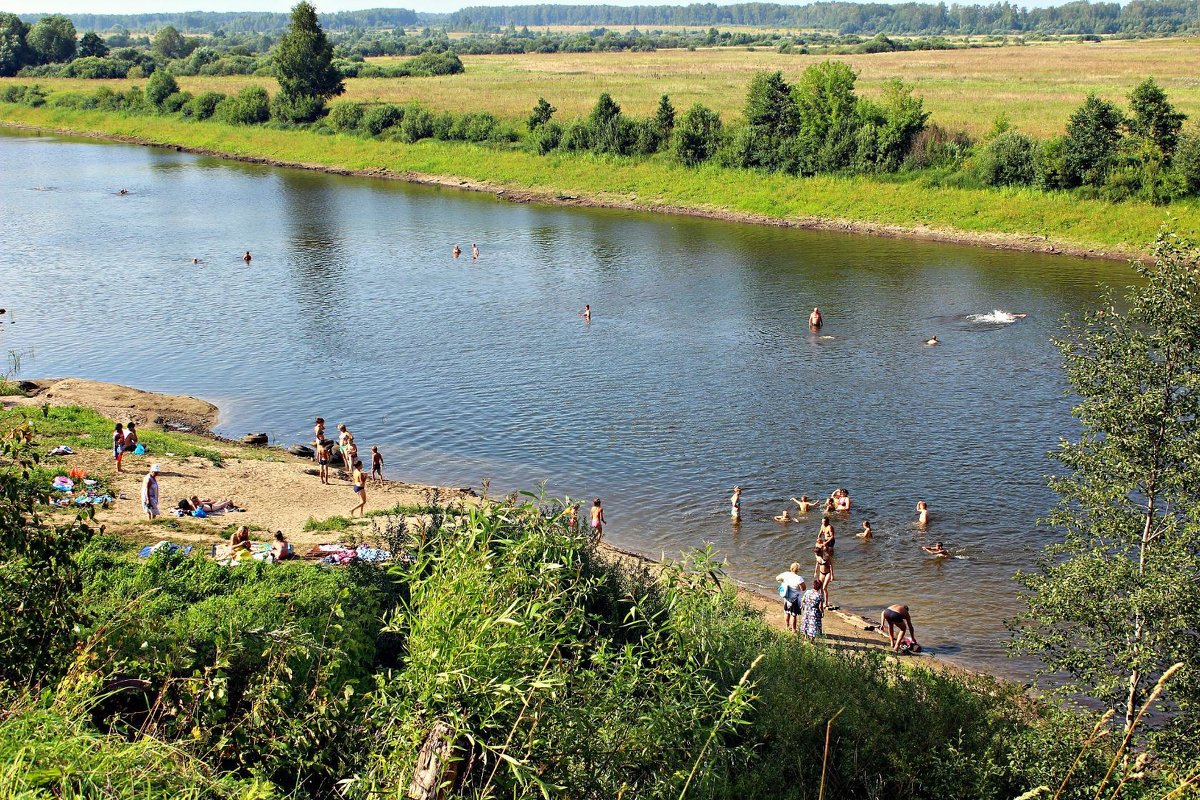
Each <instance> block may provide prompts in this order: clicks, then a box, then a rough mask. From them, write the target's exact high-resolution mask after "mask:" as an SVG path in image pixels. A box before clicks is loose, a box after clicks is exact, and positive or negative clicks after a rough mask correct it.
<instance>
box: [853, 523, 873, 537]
mask: <svg viewBox="0 0 1200 800" xmlns="http://www.w3.org/2000/svg"><path fill="white" fill-rule="evenodd" d="M854 535H855V536H857V537H858V538H860V539H870V538H871V521H870V520H868V519H864V520H863V526H862V530H861V531H859V532H858V533H856V534H854Z"/></svg>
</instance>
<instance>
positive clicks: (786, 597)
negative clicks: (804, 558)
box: [775, 561, 805, 633]
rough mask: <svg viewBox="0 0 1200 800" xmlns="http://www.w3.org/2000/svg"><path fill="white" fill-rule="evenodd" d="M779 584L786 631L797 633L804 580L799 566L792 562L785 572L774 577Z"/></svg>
mask: <svg viewBox="0 0 1200 800" xmlns="http://www.w3.org/2000/svg"><path fill="white" fill-rule="evenodd" d="M775 580H776V581H778V582H779V596H780V597H782V598H783V619H784V623H785V624H786V625H787V628H788V630H790V631H791V632H792V633H799V630H798V629H797V621H798V619H799V616H800V597H801V595H803V593H804V588H805V584H804V578H803V577H801V575H800V564H799V563H798V562H795V561H793V562H792V565H791V566H790V567H788V571H787V572H781V573H779V574H778V575H776V576H775Z"/></svg>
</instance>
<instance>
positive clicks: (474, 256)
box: [471, 242, 479, 261]
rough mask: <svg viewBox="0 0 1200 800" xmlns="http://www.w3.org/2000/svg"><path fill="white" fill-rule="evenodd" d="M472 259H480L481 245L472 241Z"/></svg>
mask: <svg viewBox="0 0 1200 800" xmlns="http://www.w3.org/2000/svg"><path fill="white" fill-rule="evenodd" d="M471 260H472V261H478V260H479V245H477V244H475V243H474V242H471Z"/></svg>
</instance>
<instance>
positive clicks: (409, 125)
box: [400, 106, 434, 144]
mask: <svg viewBox="0 0 1200 800" xmlns="http://www.w3.org/2000/svg"><path fill="white" fill-rule="evenodd" d="M433 123H434V119H433V114H431V113H430V112H429V110H428V109H425V108H422V107H421V106H410V107H408V108H407V109H405V111H404V119H402V120H401V121H400V136H401V138H402V139H403V140H404V141H406V142H409V143H410V144H411V143H412V142H417V141H420V140H421V139H428V138H429V137H431V136H433Z"/></svg>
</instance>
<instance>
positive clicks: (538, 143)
mask: <svg viewBox="0 0 1200 800" xmlns="http://www.w3.org/2000/svg"><path fill="white" fill-rule="evenodd" d="M529 136H530V139H531V141H532V143H533V149H534V151H535V152H536V153H537V154H538V155H543V156H544V155H546V154H547V153H549V152H550V151H551V150H553V149H554V148H556V147H558V145H559V144H560V143H561V142H562V138H563V126H562V125H559V124H558V123H557V122H554V121H553V120H551V121H550V122H547V123H546V124H545V125H541V126H539V127H538V128H537V129H536V130H535V131H533V132H532V133H530V134H529Z"/></svg>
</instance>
